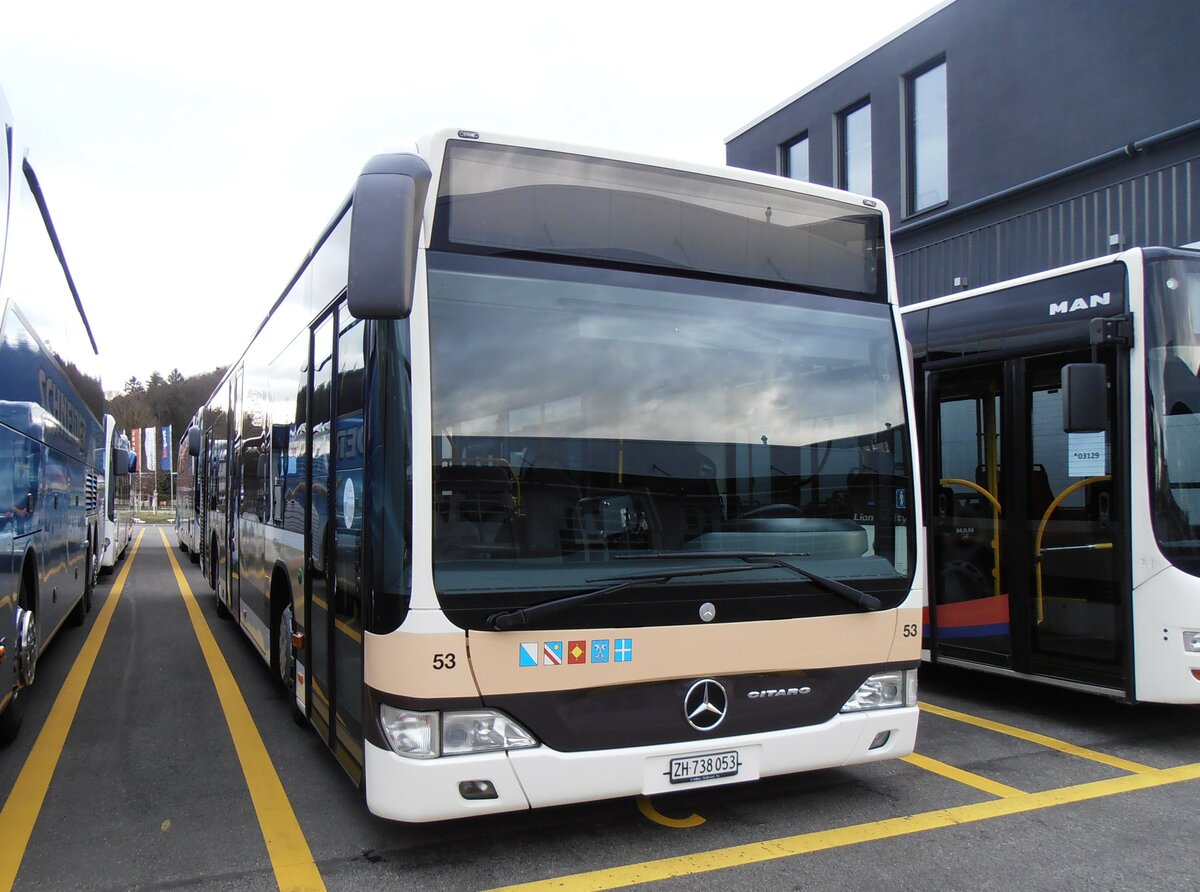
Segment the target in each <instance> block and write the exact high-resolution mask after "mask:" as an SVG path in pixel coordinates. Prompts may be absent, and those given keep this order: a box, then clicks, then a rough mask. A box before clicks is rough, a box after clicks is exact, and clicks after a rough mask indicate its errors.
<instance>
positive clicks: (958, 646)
mask: <svg viewBox="0 0 1200 892" xmlns="http://www.w3.org/2000/svg"><path fill="white" fill-rule="evenodd" d="M1002 371H1003V370H1002V368H1001V367H1000V366H992V367H986V368H982V369H973V370H970V371H968V372H963V371H955V372H946V373H940V374H931V375H930V376H929V382H928V383H929V391H930V395H931V400H930V404H929V406H928V411H929V413H930V420H931V421H932V423H933V426H934V427H933V434H932V437H931V438H930V446H931V447H932V446H934V445H936V447H937V448H936V449H933V450H932V452H933V454H932V456H931V466H932V472H931V474H930V477H931V482H932V485H933V499H932V500H931V501H930V505H931V511H930V518H929V532H930V560H931V568H930V582H929V587H930V604H931V609H930V614H931V615H930V617H929V620H930V622H931V625H932V631H933V641H934V645H933V650H934V656H935V658H938V657H948V658H954V657H959V658H963V659H967V660H971V661H973V662H983V663H988V664H992V665H997V666H1002V667H1006V668H1007V667H1009V666H1010V663H1011V656H1012V635H1011V616H1010V606H1009V605H1010V593H1009V578H1008V573H1007V567H1006V565H1005V558H1006V555H1005V549H1004V547H1003V543H1002V539H1003V533H1004V525H1005V522H1006V519H1007V517H1008V516H1009V515H1008V512H1007V511H1006V505H1005V502H1004V493H1003V492H1002V490H1001V480H1000V469H1001V462H1002V458H1003V453H1004V445H1005V444H1004V436H1003V434H1004V432H1005V424H1004V411H1003V410H1004V394H1005V388H1004V384H1003V374H1002Z"/></svg>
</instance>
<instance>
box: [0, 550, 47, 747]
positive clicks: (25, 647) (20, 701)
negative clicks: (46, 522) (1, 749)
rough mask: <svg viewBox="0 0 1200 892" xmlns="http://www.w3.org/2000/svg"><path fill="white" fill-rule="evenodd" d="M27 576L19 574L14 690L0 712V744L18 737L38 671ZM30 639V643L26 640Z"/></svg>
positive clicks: (36, 643)
mask: <svg viewBox="0 0 1200 892" xmlns="http://www.w3.org/2000/svg"><path fill="white" fill-rule="evenodd" d="M28 579H29V577H28V573H27V572H22V573H21V589H20V592H19V593H18V594H17V607H18V608H19V609H18V617H17V620H18V622H17V635H18V637H17V646H16V651H17V652H16V654H15V656H16V660H17V684H18V686H17V688H16V689H15V690H14V691H13V696H12V699H11V700H9V701H8V706H7V707H6V708H5V710H4V712H0V745H7V744H9V743H12V741H13V740H15V739H16V737H17V732H18V731H20V730H21V723H22V722H23V721H24V719H25V704H26V701H27V700H28V698H29V688H30V686H31V685H32V684H33V677H34V674H35V672H36V670H37V658H38V642H37V614H36V613H35V611H34V606H33V604H34V594H33V592H34V591H35V589H34V587H33V586H32V585H31V584H29V582H28ZM25 613H28V614H29V618H28V620H27V622H28V625H26V626H25V631H24V632H23V631H22V625H23V622H22V621H23V619H24V617H23V614H25ZM26 636H29V640H27V637H26Z"/></svg>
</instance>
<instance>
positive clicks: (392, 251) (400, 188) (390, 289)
mask: <svg viewBox="0 0 1200 892" xmlns="http://www.w3.org/2000/svg"><path fill="white" fill-rule="evenodd" d="M432 179H433V173H432V172H431V171H430V169H429V165H428V164H426V163H425V161H424V159H422V158H420V157H419V156H417V155H405V154H393V155H376V156H375V157H374V158H372V159H371V160H370V161H368V162H367V164H366V166H365V167H364V168H363V170H362V173H361V174H359V176H358V181H357V183H355V186H354V195H353V197H352V198H351V203H350V215H351V216H350V257H349V268H348V270H347V279H346V302H347V304H348V306H349V308H350V312H351V314H352V315H353V316H355V317H356V318H358V319H405V318H407V317H408V314H409V312H410V311H411V310H412V303H413V292H414V290H415V287H416V271H417V246H418V240H419V236H420V233H421V217H422V214H423V209H424V206H425V195H426V193H427V192H428V191H429V183H430V181H431V180H432Z"/></svg>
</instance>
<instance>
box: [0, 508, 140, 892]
mask: <svg viewBox="0 0 1200 892" xmlns="http://www.w3.org/2000/svg"><path fill="white" fill-rule="evenodd" d="M145 532H146V531H145V530H142V531H140V532H139V533H138V537H137V540H136V541H135V542H134V543H133V551H131V552H130V553H129V557H127V558H126V559H125V566H124V567H123V568H122V569H121V573H120V575H118V576H117V579H116V582H114V583H113V587H112V591H111V592H110V593H109V595H108V597H107V598H106V599H105V601H104V607H103V608H102V609H101V610H100V613H99V615H98V616H97V617H96V621H95V623H93V624H92V628H91V631H90V632H88V636H87V640H85V641H84V642H83V647H82V648H80V650H79V656H77V657H76V658H75V662H74V663H73V664H72V665H71V671H70V672H69V673H67V680H66V681H64V682H63V686H62V688H61V689H60V690H59V692H58V696H57V697H55V698H54V705H53V706H52V707H50V714H49V715H48V716H47V717H46V722H45V724H44V725H42V730H41V733H39V734H38V736H37V740H35V741H34V742H33V749H32V750H30V752H29V757H28V758H27V759H26V760H25V765H24V766H23V767H22V768H21V773H20V774H19V775H17V782H16V783H15V784H13V788H12V790H11V791H9V794H8V801H6V802H5V803H4V809H3V810H2V811H0V839H2V840H4V845H0V889H11V888H12V885H13V883H14V882H15V881H16V879H17V871H18V870H19V869H20V867H21V861H22V860H23V859H24V858H25V849H26V848H27V847H28V845H29V838H30V837H31V836H32V835H33V825H34V824H35V823H36V822H37V818H38V814H39V813H40V812H41V810H42V803H43V802H44V801H45V799H46V791H47V790H49V789H50V781H51V779H53V777H54V770H55V769H56V768H57V767H58V760H59V758H60V757H61V756H62V752H63V747H64V746H66V743H67V735H68V734H69V733H70V731H71V725H72V724H73V723H74V722H75V713H76V712H78V711H79V702H80V700H82V699H83V691H84V689H85V688H86V687H87V683H88V679H89V678H90V677H91V675H92V667H93V666H95V665H96V656H97V655H98V654H99V653H100V645H101V644H103V643H104V636H105V635H107V634H108V627H109V625H110V624H111V623H112V616H113V613H114V611H116V609H117V602H118V601H120V600H121V592H122V591H123V590H124V589H125V580H127V579H128V578H129V569H130V568H131V567H132V566H133V559H134V558H135V557H137V550H138V546H139V545H141V544H142V536H143V535H144V534H145ZM33 690H36V688H34V689H33ZM26 696H28V693H26Z"/></svg>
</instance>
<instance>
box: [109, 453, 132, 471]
mask: <svg viewBox="0 0 1200 892" xmlns="http://www.w3.org/2000/svg"><path fill="white" fill-rule="evenodd" d="M130 455H131V453H130V451H129V450H128V449H120V448H118V447H114V448H113V456H112V468H113V473H116V474H127V473H128V472H129V458H130Z"/></svg>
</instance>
